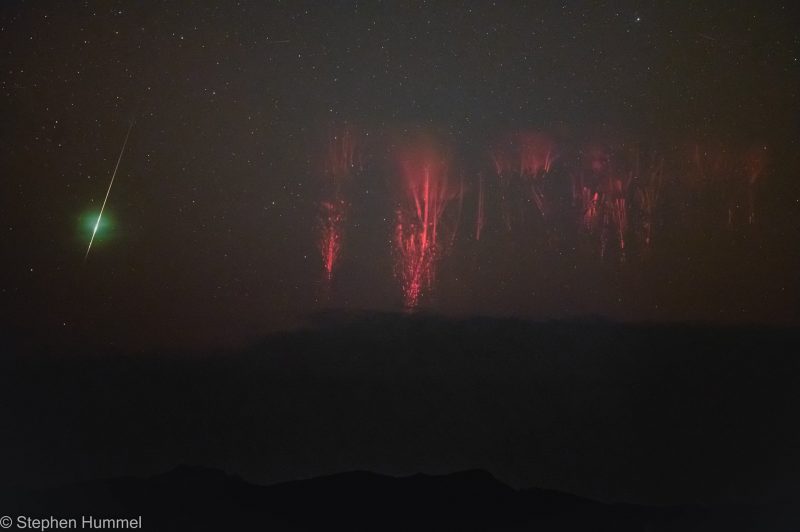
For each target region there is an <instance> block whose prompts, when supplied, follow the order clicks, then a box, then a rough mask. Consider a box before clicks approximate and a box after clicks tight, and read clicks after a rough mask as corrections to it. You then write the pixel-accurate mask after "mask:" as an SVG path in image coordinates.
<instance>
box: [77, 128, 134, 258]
mask: <svg viewBox="0 0 800 532" xmlns="http://www.w3.org/2000/svg"><path fill="white" fill-rule="evenodd" d="M131 129H133V121H131V125H129V126H128V132H127V133H126V134H125V140H124V141H123V142H122V149H121V150H119V157H117V164H116V165H114V171H113V172H112V173H111V182H109V183H108V190H106V197H105V198H103V205H101V206H100V214H98V215H97V222H95V224H94V229H92V238H90V239H89V246H88V247H87V248H86V255H84V256H83V260H84V262H85V261H86V259H88V258H89V252H90V251H91V250H92V243H93V242H94V237H95V235H96V234H97V228H98V227H100V220H101V219H102V218H103V211H104V210H105V208H106V202H107V201H108V196H109V194H111V187H112V186H114V178H115V177H117V170H118V169H119V163H120V161H122V154H123V153H125V146H126V145H127V144H128V137H130V136H131Z"/></svg>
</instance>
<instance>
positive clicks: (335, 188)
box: [317, 126, 361, 281]
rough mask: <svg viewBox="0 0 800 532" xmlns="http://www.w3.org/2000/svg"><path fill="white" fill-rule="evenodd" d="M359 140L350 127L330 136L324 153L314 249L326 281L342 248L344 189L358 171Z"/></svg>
mask: <svg viewBox="0 0 800 532" xmlns="http://www.w3.org/2000/svg"><path fill="white" fill-rule="evenodd" d="M360 153H361V151H360V146H359V142H358V137H357V135H356V134H355V133H354V131H353V129H352V128H351V127H347V126H346V127H343V128H341V129H339V130H337V131H336V132H335V133H333V134H332V135H331V137H330V139H329V141H328V146H327V150H326V153H325V164H324V173H325V177H326V178H327V181H328V183H327V189H326V192H325V195H326V197H325V198H324V199H323V200H322V201H320V203H319V209H320V211H319V216H320V220H319V240H318V244H317V247H318V248H319V251H320V254H321V255H322V265H323V269H324V273H325V278H326V279H327V280H328V281H330V280H331V279H333V274H334V269H335V268H336V263H337V261H338V258H339V254H340V252H341V249H342V241H343V231H344V223H345V220H346V218H347V211H348V203H347V201H346V200H345V188H346V185H347V183H348V181H350V180H351V179H352V177H353V175H354V174H355V173H356V172H357V171H359V170H360V169H361V156H360Z"/></svg>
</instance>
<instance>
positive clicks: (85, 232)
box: [80, 210, 114, 244]
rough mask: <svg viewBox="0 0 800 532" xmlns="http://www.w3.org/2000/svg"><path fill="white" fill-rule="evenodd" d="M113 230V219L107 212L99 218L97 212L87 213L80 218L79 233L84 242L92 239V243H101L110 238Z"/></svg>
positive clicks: (98, 212)
mask: <svg viewBox="0 0 800 532" xmlns="http://www.w3.org/2000/svg"><path fill="white" fill-rule="evenodd" d="M113 230H114V219H113V218H112V217H111V216H110V215H109V212H108V210H105V211H103V216H100V211H99V210H94V211H87V212H85V213H83V214H82V215H81V217H80V232H81V235H82V236H83V237H84V239H85V240H86V242H87V243H88V242H89V240H91V239H92V237H94V243H95V244H97V243H98V242H102V241H103V240H105V239H107V238H108V237H110V236H111V234H112V233H113Z"/></svg>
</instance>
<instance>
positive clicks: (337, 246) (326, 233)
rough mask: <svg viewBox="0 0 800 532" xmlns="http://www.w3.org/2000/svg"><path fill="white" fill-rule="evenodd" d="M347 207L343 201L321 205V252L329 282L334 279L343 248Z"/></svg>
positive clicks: (324, 202)
mask: <svg viewBox="0 0 800 532" xmlns="http://www.w3.org/2000/svg"><path fill="white" fill-rule="evenodd" d="M346 207H347V206H346V204H345V202H344V201H343V200H339V201H323V202H321V203H320V211H321V213H320V218H321V224H320V238H319V251H320V253H321V254H322V264H323V267H324V269H325V277H326V278H327V279H328V280H331V279H332V278H333V268H334V266H335V265H336V259H337V258H338V257H339V252H340V251H341V247H342V225H343V223H344V220H345V213H346V210H347V209H346Z"/></svg>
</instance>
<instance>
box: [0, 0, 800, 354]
mask: <svg viewBox="0 0 800 532" xmlns="http://www.w3.org/2000/svg"><path fill="white" fill-rule="evenodd" d="M215 4H216V5H215ZM795 15H796V13H793V7H792V4H791V3H789V2H786V3H780V2H776V3H772V4H770V5H769V6H765V5H763V4H762V3H760V2H740V3H737V4H736V5H735V6H732V5H731V4H730V3H729V2H713V1H712V2H679V3H674V4H671V5H670V6H665V5H662V4H661V3H659V2H636V3H633V2H608V3H605V2H591V3H588V2H587V3H578V2H474V3H473V2H464V3H443V2H310V3H303V2H244V1H241V2H228V3H210V2H208V3H207V2H188V3H161V2H81V3H64V2H14V1H9V2H4V3H3V5H2V7H0V42H1V43H2V46H0V51H1V52H2V63H3V64H2V69H0V109H1V111H0V112H2V123H3V125H4V127H3V142H2V144H0V171H1V172H2V179H1V180H0V191H1V192H0V222H1V225H0V230H1V231H2V234H3V237H2V239H0V246H2V256H3V257H4V258H3V267H2V270H1V272H2V273H0V312H1V313H2V318H3V328H4V329H5V330H6V331H9V332H10V334H12V335H15V336H22V337H26V338H29V339H34V340H31V341H35V342H49V343H75V344H92V345H111V346H118V347H125V348H127V347H132V348H140V347H141V348H147V347H157V346H172V347H187V348H188V347H196V346H209V345H211V346H228V345H240V344H245V343H247V342H250V341H253V340H254V339H256V338H258V337H259V336H261V335H263V334H266V333H268V332H270V331H275V330H280V329H283V328H287V327H293V326H296V325H297V324H298V323H302V322H303V320H304V317H305V316H308V315H309V314H312V313H314V312H317V311H319V310H323V309H331V308H332V309H346V310H376V311H400V310H402V309H403V307H404V303H403V293H402V290H401V286H400V283H398V280H397V269H398V268H397V265H396V261H397V250H396V249H395V247H396V243H395V242H394V240H393V231H394V226H395V224H396V217H397V209H398V204H399V203H398V202H399V201H400V200H399V199H398V197H399V196H401V195H402V194H399V193H398V188H402V187H398V184H397V183H398V179H400V178H401V177H400V176H399V174H401V173H402V172H400V171H398V169H397V168H398V165H397V164H395V161H396V158H397V155H396V154H397V152H398V149H399V148H398V146H400V145H402V144H403V143H405V142H411V140H410V139H435V144H436V145H437V146H440V147H442V148H441V151H442V152H443V153H447V158H448V160H449V161H450V167H451V168H452V169H453V175H454V176H457V180H458V181H459V182H460V183H461V188H460V189H459V190H460V192H459V200H457V201H458V202H460V204H461V205H462V206H463V209H461V210H460V218H459V223H458V226H457V227H458V228H457V230H456V229H454V230H453V231H452V235H451V236H452V245H450V246H449V247H450V249H449V250H448V252H447V253H446V254H445V253H441V256H437V264H436V275H435V282H434V283H432V284H433V286H432V287H431V288H430V289H429V290H427V291H426V293H425V294H423V296H422V297H421V299H420V302H419V310H420V311H424V312H434V313H442V314H446V315H460V316H464V315H465V316H473V315H491V316H512V317H518V318H525V319H552V318H569V317H581V316H602V317H606V318H610V319H615V320H625V321H638V320H650V321H684V320H688V321H695V320H699V321H710V322H715V323H743V322H744V323H761V324H797V322H798V318H800V299H798V290H800V275H798V272H799V271H800V269H799V267H800V253H798V251H800V250H799V249H798V246H797V229H798V225H799V224H798V221H799V219H798V209H799V208H800V187H798V179H797V175H798V170H799V169H800V165H799V164H798V158H797V153H798V145H797V139H798V116H799V115H798V90H797V88H798V87H799V86H800V83H798V82H800V62H799V59H798V58H799V57H800V37H799V36H798V33H797V31H796V26H795V25H794V23H793V20H794V17H795ZM131 123H133V126H132V129H131V133H130V137H129V139H128V142H127V144H126V147H125V152H124V153H123V156H122V158H121V160H120V166H119V169H118V172H117V174H116V179H115V183H114V186H113V189H112V190H111V193H110V195H109V199H108V203H107V206H106V208H105V210H104V218H103V223H102V225H101V226H100V227H99V232H98V235H97V240H96V241H95V243H94V245H93V248H92V251H91V254H90V255H89V256H88V258H87V259H86V260H84V254H85V253H86V246H87V244H88V241H89V238H90V236H91V227H92V225H93V221H94V220H95V219H96V218H95V216H96V214H97V212H98V211H99V209H100V206H101V204H102V202H103V197H104V195H105V192H106V189H107V187H108V183H109V179H110V178H111V175H112V172H113V170H114V166H115V163H116V161H117V158H118V156H119V154H120V150H121V147H122V144H123V140H124V139H125V135H126V132H127V131H128V128H129V125H130V124H131ZM350 125H352V126H353V127H355V128H356V129H357V131H358V132H359V139H360V144H359V146H360V148H361V157H362V164H361V166H360V167H359V170H358V172H356V173H357V175H355V176H352V178H351V179H350V182H349V185H348V187H347V190H346V198H345V199H346V202H347V205H348V213H347V217H346V219H345V220H344V221H343V222H342V223H341V225H340V227H339V229H340V230H341V231H342V233H343V235H344V236H343V238H342V243H341V251H340V254H339V257H338V261H337V267H336V271H335V275H334V276H333V278H332V279H330V280H326V279H325V276H324V272H323V267H322V258H321V257H320V251H319V249H318V248H319V243H318V240H319V225H320V224H319V216H320V205H321V202H323V201H325V200H326V195H325V194H326V193H327V192H326V190H327V189H326V185H325V183H326V177H325V175H324V174H325V171H324V167H325V157H326V146H327V145H328V143H329V142H330V139H331V138H332V137H335V135H336V134H337V133H336V132H337V131H342V128H343V127H349V126H350ZM520 130H535V131H542V132H546V133H547V134H548V135H550V136H551V137H553V138H556V139H557V140H558V143H559V145H560V146H562V148H563V149H562V153H563V156H562V157H561V158H560V159H559V161H560V162H559V163H558V164H560V166H558V167H557V169H556V170H554V172H555V173H554V176H556V177H553V179H557V178H558V177H557V176H558V175H561V176H564V177H563V179H567V178H568V177H566V176H568V175H569V174H570V168H571V167H570V164H572V163H569V161H576V160H581V157H585V154H586V153H587V152H586V151H585V150H584V149H583V148H582V146H585V145H587V143H590V142H591V143H601V144H603V143H606V144H608V143H612V142H613V143H615V145H616V146H619V145H625V146H631V145H648V146H658V150H659V152H660V153H663V154H667V155H666V158H667V165H668V168H669V170H667V171H665V175H666V177H665V184H664V189H665V192H664V194H663V197H665V198H667V199H666V200H664V201H661V202H660V203H659V208H658V211H657V212H658V214H657V221H658V224H657V225H658V231H657V232H656V235H657V236H655V237H654V239H653V245H652V249H651V250H649V251H648V253H646V254H645V253H639V252H637V248H635V247H634V248H633V250H632V251H630V252H629V253H628V254H627V255H626V256H624V257H622V254H621V253H616V254H614V253H611V254H608V255H607V256H603V257H601V256H599V255H598V253H597V252H596V249H594V248H593V247H592V245H588V246H584V245H583V244H582V242H583V240H581V238H582V237H579V236H576V235H577V234H578V232H579V231H578V229H577V227H578V225H579V224H578V223H577V222H574V223H573V222H572V221H564V222H559V226H558V227H559V228H558V230H557V231H556V230H554V231H548V230H543V229H542V227H541V226H542V224H539V225H538V226H537V225H536V223H528V224H527V225H522V226H518V227H515V228H514V230H513V231H505V230H504V229H503V227H502V223H501V221H500V220H501V216H500V214H499V213H498V210H499V207H498V205H497V204H496V203H497V202H495V203H491V202H490V203H489V206H490V208H489V209H488V210H487V214H486V227H485V234H484V236H483V237H482V238H481V239H480V241H476V240H475V238H474V235H473V233H474V224H475V221H474V218H475V201H476V199H475V198H476V194H475V191H476V186H477V185H476V183H478V179H479V176H483V178H485V179H486V180H487V182H488V181H490V180H493V179H494V180H496V179H497V176H494V175H493V174H492V172H491V161H490V157H489V154H488V149H489V147H490V146H492V145H493V143H496V142H497V139H502V138H506V137H507V136H508V135H511V134H513V132H516V131H520ZM619 139H624V140H622V141H620V140H619ZM415 142H419V140H416V141H415ZM715 142H719V143H723V144H724V145H725V146H726V149H725V151H724V153H725V154H726V157H727V160H729V161H733V162H730V163H726V164H730V165H732V166H733V167H736V166H737V165H741V164H743V163H741V160H742V157H740V155H741V154H743V153H746V152H747V150H750V149H756V150H763V151H764V152H766V153H767V154H768V157H767V160H768V164H767V165H766V167H765V169H764V171H763V172H762V174H761V175H760V176H759V179H758V181H757V185H758V186H757V187H755V188H748V189H747V191H748V193H750V192H752V197H753V198H754V200H753V203H754V212H755V213H756V216H755V218H754V219H755V221H754V222H750V223H743V222H742V221H741V220H740V219H739V218H737V219H736V220H734V222H731V223H726V222H725V220H723V219H722V218H721V217H720V216H718V214H719V213H718V211H724V210H725V208H726V207H725V205H722V207H721V208H720V204H722V203H724V202H728V201H729V200H728V199H723V198H722V196H724V195H725V194H717V192H718V191H719V190H721V189H719V188H713V187H711V188H709V189H708V190H706V191H705V192H704V195H703V199H702V201H699V200H697V198H696V195H693V194H694V193H693V192H691V191H690V190H689V188H687V187H685V186H681V185H678V184H676V183H678V182H679V181H680V179H681V177H682V175H680V174H681V172H683V170H682V167H681V163H682V162H685V160H686V157H682V155H681V154H683V153H684V151H682V150H684V148H685V147H691V146H695V147H697V146H699V145H700V144H701V143H702V144H703V145H704V146H707V145H712V144H713V143H715ZM693 143H694V144H693ZM429 144H431V145H433V144H434V141H429ZM687 149H688V148H687ZM674 161H677V162H674ZM455 180H456V179H455V178H454V181H455ZM722 189H724V186H723V188H722ZM743 194H744V193H743ZM745 195H746V194H745ZM745 195H740V196H734V199H733V200H731V201H733V203H735V207H736V209H739V208H740V206H741V205H740V203H742V201H743V198H744V197H745ZM748 197H749V196H748ZM740 200H742V201H740ZM528 203H530V202H528ZM452 205H455V202H451V207H449V209H450V210H449V211H448V212H449V213H452V212H453V210H454V209H453V207H452ZM525 208H528V207H525ZM529 217H530V216H529ZM609 223H610V222H609ZM567 228H569V229H567ZM631 231H633V230H632V229H631ZM552 234H556V237H551V236H548V235H552ZM610 245H611V246H612V247H613V245H614V244H613V242H612V244H610ZM586 248H591V249H586ZM639 251H641V250H639Z"/></svg>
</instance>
